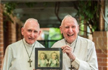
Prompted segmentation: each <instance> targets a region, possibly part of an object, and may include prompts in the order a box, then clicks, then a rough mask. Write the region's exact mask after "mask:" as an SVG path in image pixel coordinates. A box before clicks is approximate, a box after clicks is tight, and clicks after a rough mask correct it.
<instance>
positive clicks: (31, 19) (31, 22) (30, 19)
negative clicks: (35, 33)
mask: <svg viewBox="0 0 108 70" xmlns="http://www.w3.org/2000/svg"><path fill="white" fill-rule="evenodd" d="M33 23H36V24H37V25H38V26H39V28H40V25H39V23H38V20H37V19H34V18H29V19H27V20H26V22H25V24H24V26H23V28H25V27H26V25H28V24H33Z"/></svg>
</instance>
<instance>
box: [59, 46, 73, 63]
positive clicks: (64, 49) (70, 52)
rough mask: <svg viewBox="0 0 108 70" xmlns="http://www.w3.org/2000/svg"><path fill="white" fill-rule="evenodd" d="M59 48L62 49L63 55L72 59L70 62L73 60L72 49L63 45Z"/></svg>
mask: <svg viewBox="0 0 108 70" xmlns="http://www.w3.org/2000/svg"><path fill="white" fill-rule="evenodd" d="M61 48H62V51H63V52H64V53H66V54H67V55H68V56H69V58H70V59H72V61H74V60H75V56H74V54H73V51H72V48H71V47H70V46H68V45H65V46H62V47H61Z"/></svg>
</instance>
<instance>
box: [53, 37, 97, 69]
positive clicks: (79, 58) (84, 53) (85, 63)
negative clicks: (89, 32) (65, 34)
mask: <svg viewBox="0 0 108 70" xmlns="http://www.w3.org/2000/svg"><path fill="white" fill-rule="evenodd" d="M75 44H76V46H75ZM64 45H67V44H66V42H65V39H62V40H60V41H58V42H56V43H55V44H54V45H53V46H52V48H57V47H58V48H60V47H62V46H64ZM71 47H72V48H73V49H74V47H75V49H74V55H75V56H76V59H75V60H74V61H73V62H72V63H71V60H70V58H69V57H68V56H67V55H66V53H63V69H62V70H70V69H69V67H70V66H71V64H72V66H73V67H75V68H76V69H77V70H98V62H97V56H96V51H95V45H94V43H93V42H92V41H91V40H88V39H86V38H82V37H80V36H78V38H77V39H76V40H75V41H74V42H73V43H72V44H71Z"/></svg>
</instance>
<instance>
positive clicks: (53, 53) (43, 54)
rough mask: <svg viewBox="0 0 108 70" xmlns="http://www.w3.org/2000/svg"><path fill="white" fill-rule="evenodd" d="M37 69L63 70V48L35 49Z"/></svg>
mask: <svg viewBox="0 0 108 70" xmlns="http://www.w3.org/2000/svg"><path fill="white" fill-rule="evenodd" d="M35 69H62V50H61V48H35Z"/></svg>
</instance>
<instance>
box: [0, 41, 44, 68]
mask: <svg viewBox="0 0 108 70" xmlns="http://www.w3.org/2000/svg"><path fill="white" fill-rule="evenodd" d="M23 41H24V43H23ZM24 44H25V46H26V48H27V51H28V53H29V56H30V54H31V52H32V55H31V57H30V59H31V60H32V63H31V66H32V67H30V64H29V63H28V60H29V57H28V54H27V51H26V49H25V46H24ZM33 45H34V47H33ZM43 47H44V46H43V45H41V44H40V43H39V42H37V41H36V42H35V43H34V44H32V45H29V44H27V43H26V42H25V39H23V40H20V41H18V42H15V43H13V44H11V45H9V46H8V47H7V49H6V52H5V57H4V62H3V67H2V70H33V69H35V48H43ZM32 49H33V50H32Z"/></svg>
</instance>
